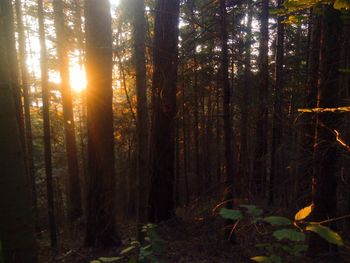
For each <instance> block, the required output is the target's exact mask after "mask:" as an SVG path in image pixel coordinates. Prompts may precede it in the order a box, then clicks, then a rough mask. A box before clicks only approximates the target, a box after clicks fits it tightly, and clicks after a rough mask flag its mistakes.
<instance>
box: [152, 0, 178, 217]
mask: <svg viewBox="0 0 350 263" xmlns="http://www.w3.org/2000/svg"><path fill="white" fill-rule="evenodd" d="M155 12H156V14H155V24H154V47H153V63H154V64H153V87H152V109H153V112H152V128H151V146H150V152H151V154H150V156H151V176H152V179H151V182H152V185H151V192H150V200H149V220H150V221H152V222H159V221H164V220H167V219H170V218H171V217H173V216H175V206H174V195H173V193H174V190H173V187H174V128H175V117H176V81H177V61H178V59H177V55H178V51H177V43H178V34H179V32H178V31H179V29H178V23H179V1H178V0H173V1H167V0H158V1H156V9H155Z"/></svg>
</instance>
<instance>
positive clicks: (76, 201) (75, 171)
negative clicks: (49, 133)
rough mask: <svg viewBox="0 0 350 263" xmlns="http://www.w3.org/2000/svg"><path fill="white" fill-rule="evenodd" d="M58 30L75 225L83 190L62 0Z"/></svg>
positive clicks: (70, 212) (56, 3)
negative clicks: (81, 187)
mask: <svg viewBox="0 0 350 263" xmlns="http://www.w3.org/2000/svg"><path fill="white" fill-rule="evenodd" d="M53 8H54V19H55V28H56V41H57V43H56V45H57V57H58V61H59V69H60V75H61V94H62V104H63V120H64V128H65V137H66V155H67V165H68V200H69V201H68V219H69V222H70V223H73V222H74V221H76V220H77V219H78V218H80V217H81V216H82V213H83V211H82V205H81V189H80V179H79V164H78V153H77V144H76V139H75V122H74V116H73V102H72V91H71V87H70V83H69V58H68V47H67V41H68V39H67V38H68V37H67V35H66V33H65V31H66V29H65V22H64V12H63V2H62V0H54V1H53Z"/></svg>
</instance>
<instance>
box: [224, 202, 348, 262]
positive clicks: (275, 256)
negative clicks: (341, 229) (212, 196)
mask: <svg viewBox="0 0 350 263" xmlns="http://www.w3.org/2000/svg"><path fill="white" fill-rule="evenodd" d="M242 208H244V209H245V211H244V212H243V213H242V211H241V210H242ZM313 208H314V205H313V204H311V205H309V206H307V207H305V208H303V209H301V210H300V211H298V212H297V213H296V214H295V216H294V219H293V220H291V219H289V218H286V217H282V216H274V215H273V216H267V217H262V214H263V211H262V209H259V208H258V207H256V206H254V205H242V206H240V208H239V209H236V210H234V209H227V208H221V210H220V212H219V214H220V215H221V217H223V218H225V219H231V220H235V221H237V220H241V219H243V218H244V217H245V216H248V217H249V218H250V219H251V222H252V223H253V224H256V223H259V222H260V223H268V224H270V225H271V226H273V227H274V230H273V231H272V232H271V235H272V237H274V239H275V240H276V242H271V243H260V244H256V247H258V248H263V249H264V250H265V251H266V252H267V255H265V256H256V257H252V258H251V259H252V260H253V261H255V262H266V263H281V262H282V257H281V256H280V254H282V253H287V254H288V255H290V256H292V257H298V256H301V255H302V254H303V252H305V251H306V250H307V248H308V246H307V244H306V235H305V233H306V232H312V233H315V234H317V235H319V236H320V237H321V238H323V239H325V240H326V241H328V242H329V243H331V244H334V245H337V246H343V245H344V242H343V240H342V238H341V237H340V235H339V234H338V233H336V232H334V231H333V230H331V229H330V228H329V227H327V226H324V225H322V224H323V223H327V222H309V221H305V219H306V218H307V217H308V216H309V215H310V214H311V212H312V210H313Z"/></svg>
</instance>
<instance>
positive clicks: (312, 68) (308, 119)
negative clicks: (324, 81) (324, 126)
mask: <svg viewBox="0 0 350 263" xmlns="http://www.w3.org/2000/svg"><path fill="white" fill-rule="evenodd" d="M310 20H311V21H310V24H309V26H310V27H311V29H310V30H309V34H310V36H309V37H310V43H309V49H308V68H307V84H306V87H307V89H306V93H305V101H304V105H305V107H306V108H315V107H316V106H317V85H318V78H319V58H320V35H321V17H320V15H318V14H316V13H315V12H314V10H312V11H311V14H310ZM301 121H302V127H301V129H302V130H301V133H302V134H301V149H300V165H299V169H298V170H299V171H298V178H297V180H296V182H297V189H296V194H295V195H296V196H297V197H299V196H302V195H305V193H309V194H307V197H306V198H303V199H302V200H303V201H304V202H305V201H306V200H308V201H311V200H310V199H311V179H312V174H313V168H312V156H313V146H314V133H315V117H314V116H313V115H311V114H304V115H303V116H302V118H301ZM304 202H303V203H302V204H300V206H304V205H305V203H304Z"/></svg>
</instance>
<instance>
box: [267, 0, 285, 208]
mask: <svg viewBox="0 0 350 263" xmlns="http://www.w3.org/2000/svg"><path fill="white" fill-rule="evenodd" d="M281 6H282V1H281V0H279V1H278V8H281ZM283 20H284V17H282V16H278V18H277V39H276V63H275V91H274V95H275V97H274V103H273V104H274V105H273V117H272V142H271V144H272V145H271V167H270V181H269V204H273V203H274V201H275V195H276V192H277V188H276V186H277V185H279V184H277V182H278V183H279V182H280V181H279V180H278V179H279V178H280V175H282V174H285V173H284V171H282V167H281V165H280V160H281V154H282V153H283V151H282V150H281V147H282V134H283V120H284V116H283V112H282V104H283V97H282V94H283V58H284V24H283ZM277 176H279V178H276V177H277Z"/></svg>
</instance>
